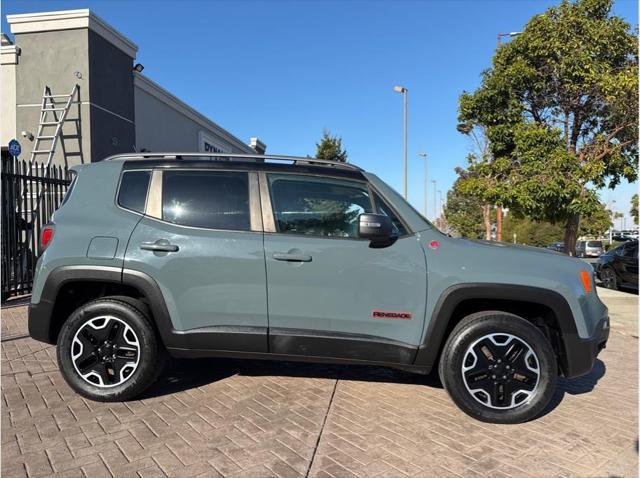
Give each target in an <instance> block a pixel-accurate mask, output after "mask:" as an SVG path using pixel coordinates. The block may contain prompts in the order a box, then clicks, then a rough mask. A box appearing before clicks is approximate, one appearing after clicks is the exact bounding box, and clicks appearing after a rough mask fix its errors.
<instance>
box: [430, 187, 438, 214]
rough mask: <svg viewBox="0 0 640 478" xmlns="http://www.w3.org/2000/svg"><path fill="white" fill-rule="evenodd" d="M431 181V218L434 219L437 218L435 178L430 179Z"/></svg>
mask: <svg viewBox="0 0 640 478" xmlns="http://www.w3.org/2000/svg"><path fill="white" fill-rule="evenodd" d="M431 182H432V183H433V220H434V221H435V220H436V219H438V211H437V209H436V191H437V189H438V187H437V185H436V180H435V179H432V180H431Z"/></svg>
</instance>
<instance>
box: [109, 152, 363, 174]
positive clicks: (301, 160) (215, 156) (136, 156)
mask: <svg viewBox="0 0 640 478" xmlns="http://www.w3.org/2000/svg"><path fill="white" fill-rule="evenodd" d="M186 158H197V159H200V158H208V159H209V160H212V161H221V160H227V159H229V158H231V159H259V160H263V161H291V162H292V163H293V164H294V165H296V164H306V165H309V164H310V165H313V166H316V165H318V166H328V167H333V168H339V169H351V170H355V171H362V168H359V167H358V166H355V165H353V164H349V163H342V162H339V161H329V160H327V159H316V158H310V157H301V156H280V155H271V154H237V153H122V154H116V155H113V156H109V157H108V158H105V159H104V160H105V161H112V160H116V159H126V160H143V159H175V160H180V159H186Z"/></svg>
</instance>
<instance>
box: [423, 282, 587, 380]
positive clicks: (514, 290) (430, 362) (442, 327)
mask: <svg viewBox="0 0 640 478" xmlns="http://www.w3.org/2000/svg"><path fill="white" fill-rule="evenodd" d="M474 299H475V300H478V299H480V300H482V299H488V300H490V299H496V300H511V301H520V302H529V303H533V304H539V305H543V306H546V307H548V308H549V309H551V310H552V311H553V313H554V315H555V317H556V320H557V325H558V328H559V330H560V334H561V342H562V346H563V348H564V350H563V351H562V353H561V354H560V357H559V361H560V364H559V365H560V368H561V371H562V373H563V375H565V376H567V377H571V376H577V375H580V374H582V373H585V372H584V370H585V369H586V368H588V370H586V371H587V372H588V371H589V370H590V368H591V365H592V360H591V359H590V358H588V357H587V356H588V355H589V354H585V353H583V350H582V349H584V348H588V349H590V348H591V347H590V345H586V344H583V343H582V342H585V341H583V340H582V339H580V338H579V336H578V332H577V328H576V324H575V320H574V317H573V313H572V312H571V307H570V306H569V303H568V302H567V301H566V299H565V298H564V297H563V296H562V295H561V294H560V293H558V292H556V291H553V290H551V289H545V288H541V287H533V286H524V285H516V284H500V283H468V284H457V285H453V286H451V287H449V288H447V289H446V290H445V291H444V292H442V294H441V295H440V297H439V298H438V302H437V303H436V305H435V307H434V311H433V314H432V316H431V320H430V321H429V325H428V327H427V331H426V334H425V339H424V342H423V343H422V344H421V345H420V347H419V348H418V353H417V355H416V359H415V361H414V365H417V366H420V367H426V368H427V369H432V368H433V367H434V366H435V365H436V364H437V360H438V359H439V356H440V352H441V351H442V348H443V346H444V343H445V341H446V339H447V337H446V336H445V333H446V332H447V330H448V327H449V322H450V320H451V319H452V316H453V313H454V311H455V309H456V307H457V306H458V305H460V304H461V303H462V302H463V301H466V300H474ZM586 341H588V340H586ZM593 359H595V357H594V358H593ZM586 362H589V363H586Z"/></svg>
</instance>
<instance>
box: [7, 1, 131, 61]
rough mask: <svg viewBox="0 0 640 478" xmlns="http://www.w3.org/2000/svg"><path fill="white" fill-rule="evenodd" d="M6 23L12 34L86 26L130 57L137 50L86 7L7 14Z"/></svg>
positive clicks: (129, 41)
mask: <svg viewBox="0 0 640 478" xmlns="http://www.w3.org/2000/svg"><path fill="white" fill-rule="evenodd" d="M7 23H9V26H10V27H11V33H13V34H14V35H15V34H21V33H37V32H47V31H60V30H74V29H79V28H88V29H89V30H92V31H94V32H95V33H97V34H98V35H100V36H101V37H103V38H104V39H105V40H107V41H108V42H110V43H111V44H113V45H114V46H115V47H117V48H118V49H120V50H122V51H123V52H124V53H125V54H127V55H128V56H130V57H131V58H135V57H136V53H137V52H138V46H137V45H136V44H135V43H133V42H132V41H131V40H129V39H128V38H127V37H125V36H124V35H123V34H122V33H120V32H119V31H117V30H116V29H115V28H113V27H112V26H111V25H109V24H108V23H107V22H106V21H104V20H103V19H102V18H100V17H99V16H97V15H96V14H95V13H93V12H92V11H91V10H89V9H88V8H82V9H78V10H60V11H54V12H36V13H20V14H14V15H7Z"/></svg>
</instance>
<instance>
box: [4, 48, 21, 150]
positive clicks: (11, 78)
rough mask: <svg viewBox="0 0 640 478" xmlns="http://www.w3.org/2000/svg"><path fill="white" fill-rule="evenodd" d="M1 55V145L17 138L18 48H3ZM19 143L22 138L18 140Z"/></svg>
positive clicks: (5, 144)
mask: <svg viewBox="0 0 640 478" xmlns="http://www.w3.org/2000/svg"><path fill="white" fill-rule="evenodd" d="M1 48H2V51H1V53H0V85H1V86H0V144H1V145H2V146H7V143H8V142H9V141H11V140H12V139H14V138H17V135H18V134H19V132H17V131H16V67H17V66H18V65H17V64H18V48H17V47H16V46H15V45H8V46H2V47H1ZM17 139H18V140H19V141H20V140H21V139H20V138H17Z"/></svg>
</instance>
